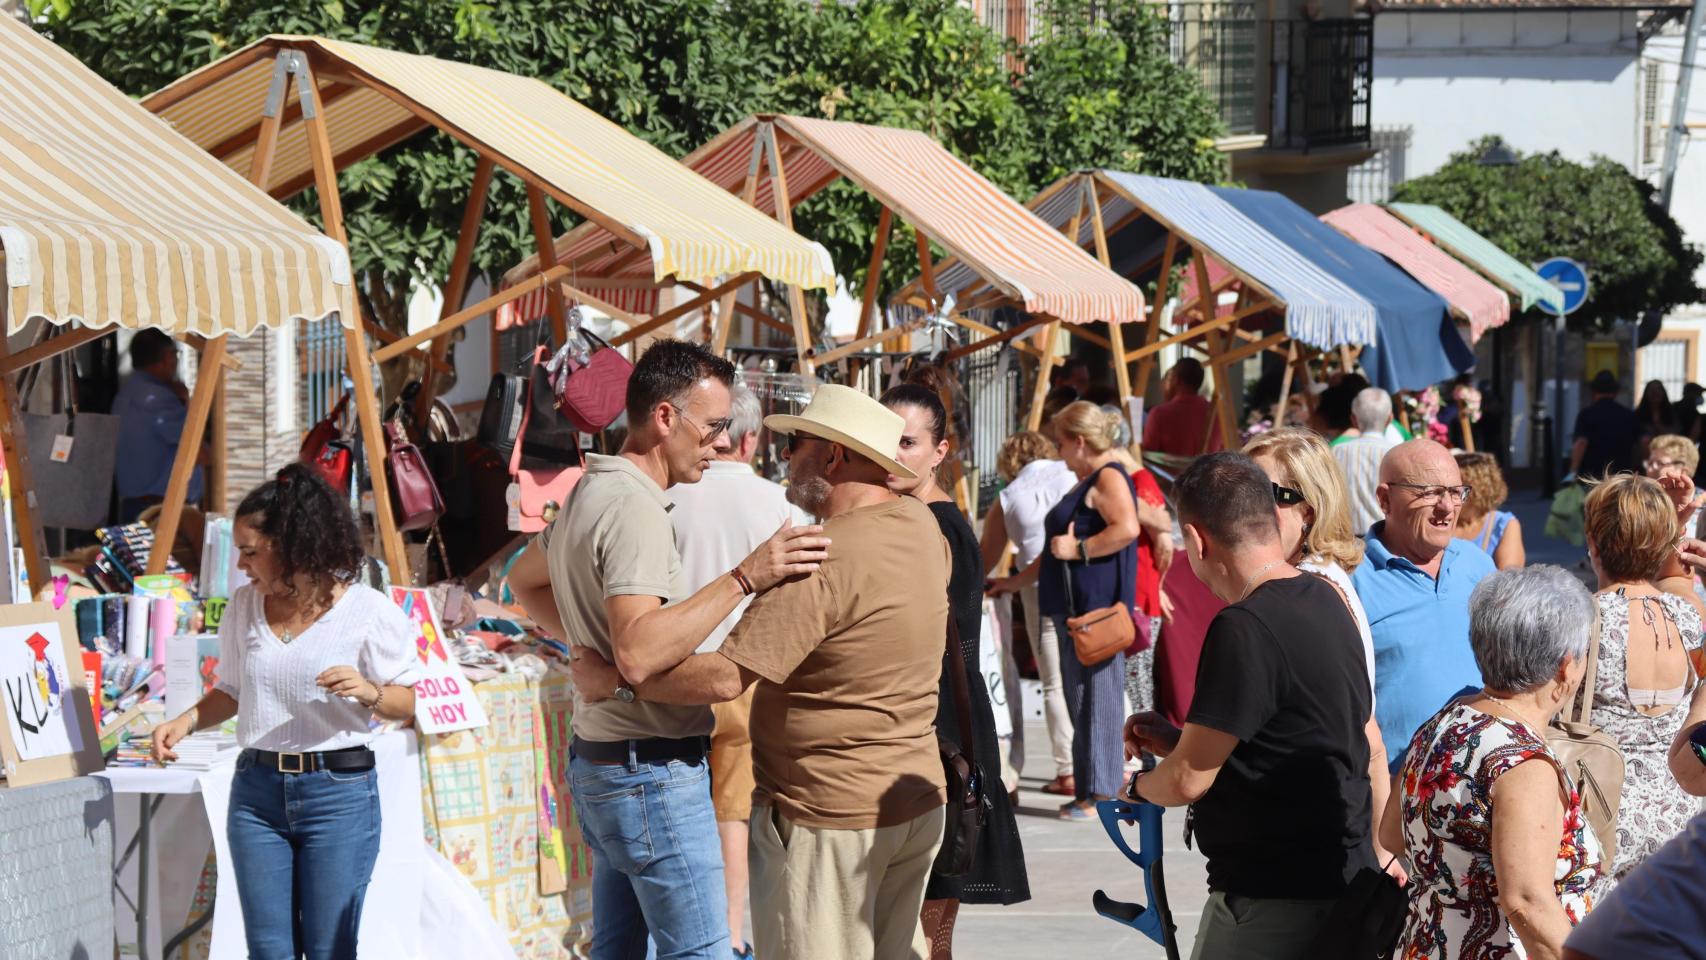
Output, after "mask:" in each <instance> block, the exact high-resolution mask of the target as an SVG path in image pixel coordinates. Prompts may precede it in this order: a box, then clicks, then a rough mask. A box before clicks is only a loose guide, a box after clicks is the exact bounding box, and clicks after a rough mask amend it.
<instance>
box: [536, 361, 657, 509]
mask: <svg viewBox="0 0 1706 960" xmlns="http://www.w3.org/2000/svg"><path fill="white" fill-rule="evenodd" d="M601 352H603V353H616V351H614V350H605V351H601ZM617 356H620V354H617ZM544 359H545V348H544V347H538V348H536V349H535V350H534V351H533V364H534V366H535V367H538V366H539V365H540V364H541V362H542V361H543V360H544ZM595 359H596V357H595ZM623 363H624V364H626V363H627V361H626V360H624V361H623ZM585 369H590V365H589V367H588V368H583V370H582V372H583V373H584V372H585ZM629 369H632V368H631V367H630V368H629ZM542 379H544V378H542V377H534V376H529V377H528V378H527V394H528V396H527V399H526V401H525V402H523V403H522V405H521V426H520V427H519V428H518V429H517V430H516V432H515V446H514V447H513V448H512V449H511V450H510V454H509V475H510V477H511V478H513V479H514V481H515V486H514V487H513V488H512V490H511V497H512V502H511V504H510V506H511V507H512V508H513V509H512V510H511V511H510V529H512V530H516V531H518V532H520V533H538V532H539V531H541V530H543V529H545V528H546V527H548V526H550V525H551V521H552V520H555V519H557V513H558V511H559V510H561V509H562V507H563V505H564V504H566V503H568V502H569V491H571V490H573V489H574V488H575V483H576V481H578V480H580V478H581V473H582V472H583V471H582V470H581V468H580V467H556V468H545V469H536V470H523V469H522V468H521V448H522V446H523V438H524V437H526V436H527V424H528V421H529V420H531V419H532V418H533V389H534V385H535V384H537V383H539V382H540V380H542ZM623 389H624V391H625V390H626V389H627V380H626V377H624V380H623ZM611 419H615V416H614V415H612V417H611ZM606 424H607V425H608V421H606Z"/></svg>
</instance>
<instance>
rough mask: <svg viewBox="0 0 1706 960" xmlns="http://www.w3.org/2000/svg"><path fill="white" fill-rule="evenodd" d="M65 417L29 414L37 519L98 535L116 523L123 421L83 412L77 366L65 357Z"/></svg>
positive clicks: (26, 417) (27, 427) (27, 428)
mask: <svg viewBox="0 0 1706 960" xmlns="http://www.w3.org/2000/svg"><path fill="white" fill-rule="evenodd" d="M61 358H62V361H63V367H62V370H63V373H62V384H63V386H64V389H65V411H64V412H63V413H48V414H40V413H26V414H24V416H23V421H24V433H25V437H24V439H25V442H26V444H27V445H28V449H29V456H30V462H31V463H32V464H34V467H33V469H34V470H35V489H34V490H32V491H31V494H32V496H34V497H35V507H36V520H37V522H39V523H40V524H41V525H42V526H44V527H62V528H65V529H67V530H94V529H97V528H99V527H104V526H106V525H107V522H108V520H110V519H111V518H110V517H109V516H108V515H107V511H108V510H109V508H110V506H111V497H112V491H113V475H114V473H115V472H116V468H117V466H118V440H119V430H120V427H121V424H120V423H119V418H118V417H116V416H114V415H112V414H107V413H89V412H86V411H83V410H79V409H78V404H77V365H76V363H75V362H73V361H72V360H71V356H70V354H69V353H66V354H62V355H61Z"/></svg>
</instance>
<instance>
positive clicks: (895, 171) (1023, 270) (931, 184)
mask: <svg viewBox="0 0 1706 960" xmlns="http://www.w3.org/2000/svg"><path fill="white" fill-rule="evenodd" d="M766 124H769V125H771V127H772V129H773V131H774V133H775V136H776V144H777V146H778V148H779V152H780V153H781V167H782V171H783V174H784V176H785V178H786V181H787V192H788V198H789V200H790V201H791V202H792V203H795V204H798V203H799V202H800V201H801V200H804V199H805V198H807V197H810V196H811V195H813V194H815V193H817V192H818V191H819V190H821V189H823V188H824V187H826V186H828V185H829V184H830V183H833V182H834V181H835V180H836V178H838V177H846V178H847V179H849V180H851V181H853V182H854V183H856V184H858V185H859V186H860V187H861V188H863V189H864V190H866V191H867V192H869V193H870V194H872V195H873V196H875V197H876V198H877V199H878V200H880V201H882V202H883V204H885V205H886V206H888V207H889V209H891V210H892V211H893V212H894V214H895V216H897V217H900V218H902V219H904V220H906V221H907V222H909V223H911V224H912V225H913V226H914V227H916V228H918V229H920V230H922V231H923V232H924V233H925V234H926V235H928V236H929V237H930V239H931V240H933V241H935V242H936V243H937V244H939V245H941V246H942V247H944V248H946V249H947V251H948V252H949V254H950V255H952V256H955V257H958V258H959V259H961V260H963V261H965V262H966V263H968V264H970V265H971V266H972V267H973V268H974V269H975V270H976V272H977V274H978V276H979V278H980V282H979V283H978V284H977V285H976V286H978V287H982V286H983V285H984V284H988V285H990V286H993V287H995V288H996V289H998V290H1000V291H1001V292H1002V293H1003V294H1005V295H1006V296H1007V297H1009V298H1011V300H1012V301H1013V302H1014V303H1015V304H1016V305H1022V306H1023V308H1024V309H1025V310H1026V311H1027V312H1029V313H1033V314H1038V315H1042V316H1048V317H1052V318H1054V319H1057V320H1062V321H1065V322H1067V323H1090V322H1093V321H1099V320H1101V321H1112V322H1119V323H1129V322H1133V321H1137V320H1141V319H1142V318H1143V294H1142V293H1141V292H1139V291H1138V289H1137V287H1136V286H1134V285H1133V284H1131V283H1130V282H1129V281H1127V280H1126V279H1125V278H1123V277H1121V276H1119V275H1118V274H1116V273H1114V272H1113V271H1111V270H1109V269H1107V268H1106V267H1104V266H1102V265H1101V263H1099V262H1098V261H1097V260H1095V258H1093V257H1091V256H1090V255H1089V254H1087V253H1085V252H1084V251H1083V250H1081V249H1079V248H1078V247H1077V246H1075V245H1074V244H1072V243H1071V242H1070V241H1068V240H1067V239H1066V238H1065V237H1064V236H1062V235H1061V234H1060V232H1059V231H1058V230H1055V229H1053V228H1051V227H1050V226H1049V225H1048V224H1047V223H1045V222H1044V221H1043V220H1041V219H1039V218H1038V217H1037V216H1036V215H1035V214H1033V213H1031V211H1029V210H1027V209H1026V208H1025V207H1024V206H1023V205H1021V204H1020V203H1018V202H1017V201H1015V200H1014V199H1013V198H1012V197H1009V196H1008V195H1006V194H1005V193H1002V192H1001V191H1000V190H999V189H997V188H996V187H995V185H994V184H992V183H990V182H989V181H988V180H986V179H984V178H983V177H982V176H981V175H979V174H978V173H977V172H976V171H975V170H973V169H972V168H971V167H969V166H967V165H966V164H965V163H964V162H962V161H961V160H960V159H959V158H957V157H955V156H954V155H953V154H952V153H950V152H948V150H947V149H946V148H944V147H943V146H942V145H941V144H940V143H938V142H936V141H935V140H934V139H932V138H931V137H930V136H929V135H928V134H925V133H921V132H919V131H916V130H897V129H893V128H889V127H874V126H867V125H864V124H857V123H844V122H838V121H834V120H816V119H810V118H806V117H793V116H776V115H759V116H753V117H748V118H747V119H746V120H743V121H741V122H740V123H739V124H736V125H735V126H734V127H732V128H730V129H729V130H727V131H725V132H723V133H722V134H721V135H720V136H718V137H717V138H716V139H714V140H712V141H711V142H710V143H707V144H705V145H704V146H703V147H700V148H699V149H698V150H695V151H694V152H693V153H691V154H689V155H688V156H687V157H686V158H685V159H684V160H683V161H682V162H683V163H684V164H686V165H687V166H688V167H690V168H692V169H693V170H694V171H695V172H697V173H698V174H700V175H701V176H703V177H705V178H707V179H709V180H711V181H712V182H714V183H716V184H718V185H720V186H722V187H723V188H725V189H727V190H730V191H732V192H736V193H739V192H741V191H742V189H743V187H744V185H745V183H746V178H747V175H748V173H749V171H751V170H752V169H753V167H754V165H755V161H756V154H755V153H754V146H755V143H756V142H757V140H758V138H759V137H761V136H762V135H763V134H764V126H765V125H766ZM773 172H774V171H773V167H772V166H771V165H769V164H767V165H766V166H765V174H764V175H763V177H762V179H760V180H759V182H758V184H757V189H756V192H755V194H754V197H753V203H754V204H755V205H756V206H757V207H758V208H759V209H760V210H763V211H764V212H766V213H772V214H774V213H775V211H776V204H775V199H774V196H775V193H774V189H775V178H774V176H773ZM621 248H622V245H621V244H620V243H618V242H616V241H615V238H614V237H612V236H611V235H610V234H609V233H608V232H607V231H605V230H604V229H603V228H602V227H599V226H598V225H597V224H592V223H586V224H582V225H581V226H579V227H576V228H575V229H574V230H571V231H570V232H568V233H567V234H565V235H563V236H562V237H561V238H559V239H558V241H557V250H556V256H557V261H558V262H559V263H562V262H575V263H576V269H577V271H578V272H579V275H580V277H581V281H580V284H579V285H582V286H585V287H586V288H587V289H588V290H590V291H593V292H595V293H597V294H598V295H600V296H603V295H604V292H605V291H606V290H608V291H609V293H610V297H609V298H608V299H610V300H611V302H612V303H613V304H614V305H616V306H619V307H622V308H624V309H630V310H633V311H634V312H636V313H641V312H646V313H650V312H655V309H653V308H655V305H656V300H655V298H656V295H657V290H656V288H655V287H648V286H647V285H645V284H644V283H640V282H635V281H641V280H643V279H645V278H646V277H649V272H648V271H645V270H644V268H645V267H646V264H644V263H640V262H638V261H634V260H633V258H632V257H631V256H629V255H625V254H623V253H622V252H620V251H621ZM537 272H538V261H537V259H536V258H530V259H528V260H526V261H524V262H523V263H521V264H520V265H518V266H517V267H515V268H514V269H512V270H510V271H509V273H508V274H506V275H505V276H504V281H503V282H504V285H505V286H511V285H514V284H516V283H520V282H522V281H523V280H526V279H527V278H528V277H529V276H531V275H533V274H534V273H537ZM602 278H611V279H607V280H603V283H601V279H602ZM604 284H609V286H604ZM940 292H941V293H942V294H944V295H947V294H954V295H956V296H957V297H958V298H959V299H960V300H961V301H962V302H963V300H964V299H965V295H966V294H969V293H970V292H971V291H970V290H969V289H968V290H964V291H960V290H942V291H940ZM513 303H514V309H513V310H508V311H500V314H499V317H498V326H499V328H500V329H501V328H503V327H506V326H509V325H512V324H515V323H518V322H526V321H527V320H531V319H533V318H535V317H538V316H540V315H542V314H543V313H544V312H545V308H546V305H545V297H544V296H543V295H542V294H540V295H533V296H528V297H522V298H520V299H518V300H516V301H514V302H513Z"/></svg>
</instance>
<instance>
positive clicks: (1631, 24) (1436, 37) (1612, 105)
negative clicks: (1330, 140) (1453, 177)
mask: <svg viewBox="0 0 1706 960" xmlns="http://www.w3.org/2000/svg"><path fill="white" fill-rule="evenodd" d="M1637 24H1638V20H1637V19H1636V15H1635V14H1634V13H1629V12H1622V11H1600V10H1592V11H1510V12H1503V11H1501V12H1494V13H1482V12H1476V13H1449V12H1442V13H1434V12H1429V13H1382V14H1380V15H1379V16H1377V17H1375V19H1374V48H1375V54H1374V93H1373V115H1374V126H1375V127H1376V129H1378V130H1393V129H1406V128H1407V130H1408V132H1409V144H1408V147H1407V149H1406V150H1405V157H1404V160H1403V173H1404V176H1405V177H1407V178H1408V177H1419V176H1424V175H1426V174H1429V173H1432V172H1433V171H1435V170H1437V169H1439V168H1440V167H1441V166H1443V165H1444V164H1445V163H1446V161H1447V160H1448V159H1449V158H1450V156H1451V154H1452V153H1454V152H1457V151H1460V150H1463V149H1464V148H1465V147H1466V146H1467V145H1468V144H1469V143H1470V142H1471V141H1473V140H1475V139H1477V138H1479V137H1483V136H1488V135H1497V136H1500V137H1503V138H1504V140H1505V142H1506V143H1508V144H1510V145H1511V146H1512V147H1514V148H1515V149H1517V150H1519V151H1521V152H1524V153H1528V152H1538V151H1550V150H1557V151H1559V152H1560V153H1562V154H1563V155H1564V156H1565V157H1568V158H1569V159H1572V160H1580V161H1585V160H1588V159H1590V158H1591V157H1592V156H1594V155H1596V154H1597V155H1603V156H1606V157H1610V158H1611V159H1613V160H1616V161H1618V162H1619V163H1623V164H1626V165H1631V166H1632V165H1633V164H1634V163H1635V162H1636V160H1637V150H1638V146H1639V139H1640V134H1641V126H1640V123H1639V115H1638V110H1637V107H1638V105H1639V100H1640V90H1639V84H1638V79H1639V74H1640V70H1639V66H1638V57H1639V47H1638V37H1637V35H1636V28H1637Z"/></svg>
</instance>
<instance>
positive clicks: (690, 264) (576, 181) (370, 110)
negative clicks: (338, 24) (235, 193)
mask: <svg viewBox="0 0 1706 960" xmlns="http://www.w3.org/2000/svg"><path fill="white" fill-rule="evenodd" d="M292 53H295V54H298V55H300V56H303V57H305V58H306V61H307V63H308V65H309V67H310V68H311V69H312V71H313V74H314V80H315V84H316V86H317V87H318V89H319V91H320V98H321V101H322V103H323V104H324V107H325V115H326V126H327V133H328V137H329V139H330V141H331V149H332V153H333V160H334V163H335V165H336V166H337V167H338V169H340V170H341V169H343V168H344V167H345V166H347V165H349V164H351V163H354V162H356V161H358V160H361V159H363V158H364V157H368V156H371V155H372V154H375V153H377V152H379V151H381V150H384V149H385V148H386V147H389V146H391V145H393V144H395V143H398V142H399V141H401V140H403V139H405V138H407V137H409V136H410V135H412V134H414V133H417V132H419V131H421V130H424V129H428V128H429V127H431V128H437V129H439V130H442V131H444V132H446V133H448V134H450V135H451V136H453V137H455V138H456V139H457V140H459V141H461V142H462V143H464V144H467V145H468V146H470V147H473V148H474V149H476V150H479V151H481V152H482V153H483V154H485V155H486V156H489V157H491V158H492V159H493V160H494V161H495V162H496V163H497V165H498V166H499V167H502V168H503V169H506V170H508V171H510V172H511V173H514V174H516V175H518V176H521V177H523V178H525V179H528V180H530V181H533V182H536V183H538V184H539V186H540V187H541V189H543V190H544V191H545V192H546V193H548V194H549V195H551V196H552V197H554V198H555V199H556V200H558V201H559V202H561V203H563V204H565V205H567V206H569V207H570V208H572V209H573V210H575V211H576V212H577V213H579V214H581V215H583V216H585V217H587V218H588V220H589V221H592V222H594V223H596V224H597V225H599V226H600V229H601V230H602V232H603V237H602V243H603V244H605V245H606V246H608V248H609V250H608V252H609V255H610V256H611V257H613V258H625V259H626V260H628V261H631V262H635V263H637V264H638V266H639V269H640V270H641V271H642V273H643V275H644V276H647V277H649V278H651V279H653V280H659V281H661V280H663V279H665V278H668V277H678V278H681V279H686V280H703V279H709V278H713V277H718V276H722V275H726V274H738V273H745V272H748V271H757V272H759V273H761V274H763V275H765V276H767V277H770V278H772V279H775V280H779V281H783V282H786V283H791V284H798V285H800V286H805V287H814V288H815V287H831V286H833V285H834V282H835V269H834V266H833V265H832V264H831V263H830V260H829V255H828V253H827V252H826V251H825V250H824V248H823V247H822V246H821V245H819V244H816V243H812V242H810V241H807V240H805V239H803V238H802V237H800V236H799V235H798V234H796V233H794V232H793V231H791V230H788V229H786V228H784V227H783V226H782V225H780V224H778V223H777V222H776V221H775V220H774V219H772V218H770V217H766V216H764V215H763V214H761V213H759V212H758V211H756V210H754V209H752V208H751V207H749V206H747V205H746V204H743V203H741V202H740V200H739V198H737V197H732V196H730V195H729V193H728V191H726V190H720V189H717V188H716V187H715V186H714V185H712V184H711V183H708V182H707V181H706V180H705V179H704V178H703V177H700V176H698V175H696V174H694V173H693V172H692V171H691V170H688V169H686V168H685V167H683V166H682V165H681V164H679V163H677V162H676V161H675V160H674V159H672V158H671V157H670V156H669V155H667V154H665V153H664V152H662V151H661V150H658V149H657V148H655V147H653V146H651V145H650V144H648V143H646V142H645V141H643V140H641V139H640V138H638V137H636V136H634V135H633V134H631V133H629V132H628V131H626V130H624V129H622V128H621V127H620V126H618V125H616V124H614V123H611V122H610V121H609V120H606V119H605V118H603V117H602V116H600V115H598V114H597V113H596V112H594V111H593V110H591V109H589V108H587V107H585V106H582V105H581V104H580V103H577V102H576V101H574V100H573V99H570V98H569V97H568V96H565V95H564V94H563V93H561V92H559V91H557V90H556V89H554V88H553V87H551V86H549V85H547V84H545V83H543V82H541V81H539V80H535V79H530V78H526V77H519V76H515V75H514V74H509V73H503V72H500V71H497V70H489V69H486V68H484V67H477V66H473V65H471V64H466V63H457V62H454V61H449V60H440V59H435V58H433V57H424V56H418V55H415V54H408V53H398V52H396V51H392V50H383V49H380V48H377V47H369V46H363V45H361V44H355V43H346V42H343V41H340V40H329V39H326V38H323V37H298V36H273V37H267V38H266V39H263V40H260V41H257V42H256V43H253V44H251V45H249V46H248V47H245V48H244V49H242V50H240V51H238V52H236V53H233V54H231V55H230V56H227V57H225V58H223V59H221V60H218V61H216V62H215V63H213V64H210V65H209V66H207V67H204V68H202V69H201V70H198V71H196V72H194V73H192V74H189V75H188V76H185V77H183V78H181V79H179V80H178V81H177V82H175V83H173V84H172V85H171V86H168V87H166V88H164V89H162V90H160V91H158V92H157V93H155V94H153V95H152V96H150V97H148V98H147V99H146V100H144V101H143V103H144V105H146V106H147V107H148V108H149V109H151V110H153V111H154V112H156V113H158V114H159V115H160V116H161V117H163V118H165V119H166V120H167V121H169V122H170V123H172V124H173V125H174V126H176V127H177V128H178V130H179V131H180V132H182V133H183V134H184V135H185V136H187V137H189V138H190V139H191V140H194V141H195V142H196V143H198V144H200V145H201V146H203V147H205V148H206V149H207V150H208V151H210V152H211V153H213V155H214V156H216V157H218V158H219V159H220V160H223V161H225V162H226V163H227V164H230V165H231V166H233V167H235V168H237V169H238V170H242V171H247V170H248V167H249V158H250V156H251V155H252V154H253V152H254V147H255V139H256V135H257V132H258V124H259V122H260V119H261V116H262V113H263V111H264V110H265V108H266V107H267V101H268V92H269V90H270V89H271V88H272V86H273V83H274V74H275V61H276V60H277V58H278V57H279V55H280V54H285V55H290V54H292ZM276 150H277V153H276V156H275V159H274V161H273V168H272V173H271V178H270V180H269V182H268V184H267V186H268V189H269V190H270V191H271V192H272V193H273V195H274V196H278V197H285V196H290V195H293V194H295V193H297V192H299V191H301V190H303V189H304V188H306V187H308V186H310V185H312V183H313V179H314V173H313V166H312V163H311V161H310V158H309V151H308V132H307V127H306V125H305V124H304V123H303V121H302V112H301V109H300V107H299V106H298V105H297V104H296V103H295V102H294V100H293V101H292V102H291V103H290V104H288V105H286V106H284V107H282V123H281V128H280V131H279V134H278V143H277V148H276ZM648 267H649V269H648Z"/></svg>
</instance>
